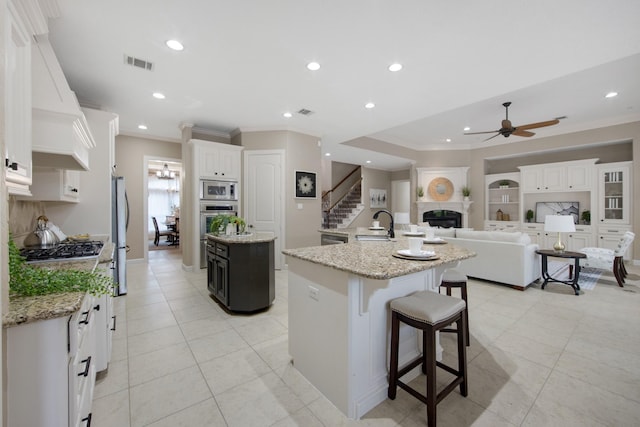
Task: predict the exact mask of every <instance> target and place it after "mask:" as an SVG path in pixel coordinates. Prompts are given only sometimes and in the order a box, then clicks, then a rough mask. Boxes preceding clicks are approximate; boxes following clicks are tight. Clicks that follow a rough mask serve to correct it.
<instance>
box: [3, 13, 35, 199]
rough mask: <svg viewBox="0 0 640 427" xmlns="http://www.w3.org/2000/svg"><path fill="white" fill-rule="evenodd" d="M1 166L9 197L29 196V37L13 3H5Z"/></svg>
mask: <svg viewBox="0 0 640 427" xmlns="http://www.w3.org/2000/svg"><path fill="white" fill-rule="evenodd" d="M6 5H7V11H6V13H5V14H3V16H4V18H5V25H3V29H4V35H3V36H4V40H5V60H6V67H5V81H4V88H5V94H4V124H5V126H4V141H5V153H4V161H3V163H4V166H5V181H6V183H7V187H8V190H9V194H19V195H25V196H28V195H30V194H31V193H30V192H29V186H30V185H31V173H32V171H31V37H30V34H29V32H28V31H27V29H26V27H25V26H24V24H23V21H22V19H21V18H20V15H19V13H18V12H17V10H16V8H15V6H14V4H13V2H12V1H8V2H7V3H6Z"/></svg>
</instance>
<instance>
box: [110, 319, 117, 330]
mask: <svg viewBox="0 0 640 427" xmlns="http://www.w3.org/2000/svg"><path fill="white" fill-rule="evenodd" d="M111 318H112V319H113V328H111V330H112V331H115V330H116V316H111Z"/></svg>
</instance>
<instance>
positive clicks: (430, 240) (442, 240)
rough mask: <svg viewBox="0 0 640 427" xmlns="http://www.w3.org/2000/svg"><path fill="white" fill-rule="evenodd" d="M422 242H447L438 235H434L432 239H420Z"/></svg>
mask: <svg viewBox="0 0 640 427" xmlns="http://www.w3.org/2000/svg"><path fill="white" fill-rule="evenodd" d="M422 242H423V243H427V244H430V245H441V244H443V243H447V241H446V240H444V239H442V238H440V237H435V238H433V239H422Z"/></svg>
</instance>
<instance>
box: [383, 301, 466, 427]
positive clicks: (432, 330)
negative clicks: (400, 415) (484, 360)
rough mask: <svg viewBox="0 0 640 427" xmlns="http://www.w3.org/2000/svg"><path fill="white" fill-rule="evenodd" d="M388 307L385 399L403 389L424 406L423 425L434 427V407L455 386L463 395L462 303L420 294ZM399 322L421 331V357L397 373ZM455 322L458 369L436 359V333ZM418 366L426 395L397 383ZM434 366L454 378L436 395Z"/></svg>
mask: <svg viewBox="0 0 640 427" xmlns="http://www.w3.org/2000/svg"><path fill="white" fill-rule="evenodd" d="M390 308H391V358H390V359H391V360H390V367H389V390H388V393H387V394H388V396H389V399H391V400H393V399H395V398H396V391H397V387H400V388H402V389H403V390H406V391H407V392H408V393H409V394H411V395H412V396H413V397H415V398H416V399H418V400H420V401H421V402H423V403H424V404H426V405H427V423H428V425H429V427H435V426H436V405H437V404H438V403H439V402H440V401H441V400H442V399H443V398H444V397H446V396H447V395H448V394H449V393H451V392H452V391H453V390H455V388H456V387H457V386H460V394H462V395H463V396H467V347H466V342H465V341H466V324H465V322H464V310H465V308H466V303H465V301H464V300H461V299H459V298H453V297H450V296H447V295H441V294H439V293H436V292H430V291H423V292H416V293H415V294H412V295H409V296H407V297H402V298H396V299H394V300H392V301H391V302H390ZM400 322H403V323H405V324H407V325H409V326H412V327H414V328H416V329H420V330H421V331H422V343H423V354H422V355H421V356H419V357H417V358H416V359H415V360H413V361H412V362H410V363H408V364H407V365H406V366H405V367H403V368H402V369H400V370H398V347H399V336H400ZM453 323H456V326H457V327H456V329H455V330H454V331H455V333H456V335H457V338H458V369H457V370H456V369H454V368H452V367H450V366H447V365H445V364H444V363H441V362H438V361H437V360H436V333H437V332H438V331H441V330H444V328H445V327H447V326H450V325H451V324H453ZM419 365H422V372H424V373H425V374H426V376H427V386H426V394H425V395H423V394H421V393H419V392H418V391H416V390H414V389H413V388H411V387H410V386H409V385H407V384H405V383H403V382H402V381H400V378H402V376H404V375H405V374H407V373H408V372H409V371H411V370H412V369H413V368H415V367H416V366H419ZM436 367H439V368H441V369H444V370H445V371H447V372H449V373H451V374H453V375H454V376H455V378H454V379H453V381H451V382H450V383H449V384H448V385H447V386H446V387H445V388H444V389H443V390H442V391H440V393H437V392H436Z"/></svg>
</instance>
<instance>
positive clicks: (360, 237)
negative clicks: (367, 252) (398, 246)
mask: <svg viewBox="0 0 640 427" xmlns="http://www.w3.org/2000/svg"><path fill="white" fill-rule="evenodd" d="M356 240H357V241H359V242H362V241H378V242H384V241H390V240H391V239H390V238H389V236H387V235H386V234H380V235H372V234H356Z"/></svg>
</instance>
